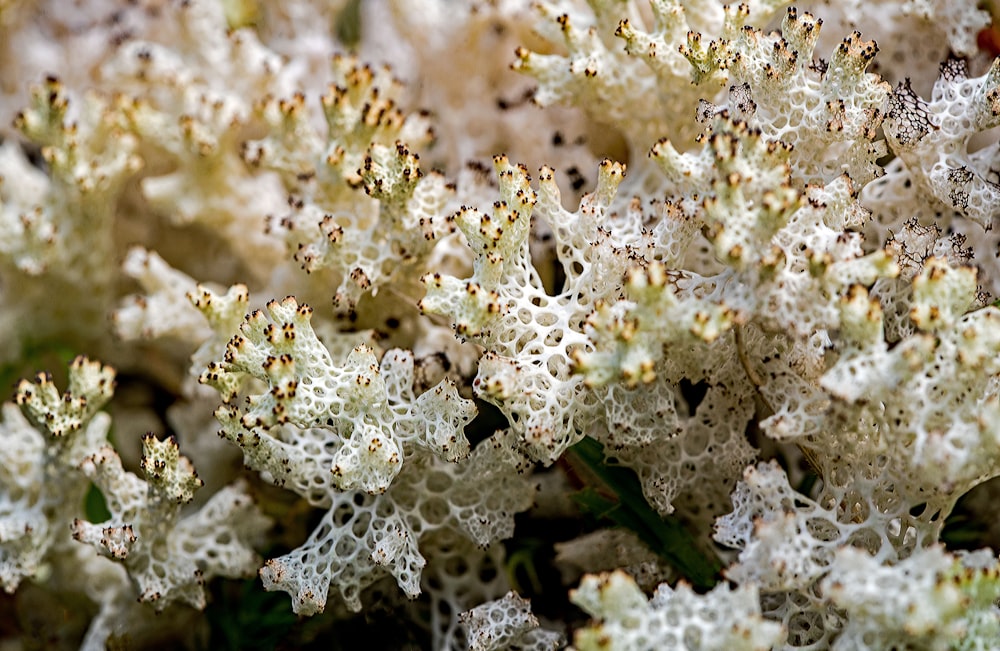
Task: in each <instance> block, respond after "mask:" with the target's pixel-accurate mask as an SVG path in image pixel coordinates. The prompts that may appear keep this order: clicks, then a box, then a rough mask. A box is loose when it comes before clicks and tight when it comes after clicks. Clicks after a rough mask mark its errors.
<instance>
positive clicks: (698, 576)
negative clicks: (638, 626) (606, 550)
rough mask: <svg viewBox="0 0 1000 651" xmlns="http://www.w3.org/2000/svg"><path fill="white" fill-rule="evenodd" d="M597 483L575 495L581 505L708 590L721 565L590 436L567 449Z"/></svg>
mask: <svg viewBox="0 0 1000 651" xmlns="http://www.w3.org/2000/svg"><path fill="white" fill-rule="evenodd" d="M570 452H571V454H572V455H573V457H574V458H576V459H577V460H579V461H580V462H581V463H582V464H583V465H584V466H585V468H586V470H587V471H588V473H589V474H590V475H592V476H593V477H594V478H595V479H596V482H597V485H596V486H587V487H585V488H584V489H583V490H581V491H580V492H579V493H577V494H575V495H574V496H573V500H574V501H575V502H576V503H577V504H579V505H580V507H581V508H583V509H584V510H586V511H588V512H589V513H591V514H592V515H594V517H596V518H598V519H601V520H609V521H611V522H613V523H615V524H616V525H618V526H620V527H624V528H626V529H629V530H631V531H633V532H635V534H636V535H637V536H639V538H640V539H641V540H642V541H643V542H644V543H646V544H647V545H648V546H649V547H650V549H652V550H653V551H655V552H656V553H657V554H659V555H660V556H662V557H663V558H664V560H666V561H667V562H668V563H670V564H671V565H672V566H673V567H674V568H676V569H677V571H678V572H680V574H681V575H682V576H683V577H684V578H685V579H687V580H688V581H689V582H690V583H691V584H692V585H693V586H694V587H696V588H698V589H702V590H708V589H710V588H711V587H712V586H714V585H715V584H716V583H718V582H719V579H720V572H721V570H722V565H721V563H720V562H719V560H718V559H717V558H714V557H712V556H709V555H708V554H705V553H704V552H702V550H701V549H700V548H699V547H698V545H697V543H696V542H695V539H694V536H692V534H691V532H689V531H688V530H687V529H686V528H685V527H684V525H683V524H682V523H681V522H680V521H679V520H678V519H676V518H663V517H661V516H660V514H659V513H657V512H656V511H655V510H653V508H652V507H651V506H649V503H648V502H647V501H646V498H645V496H643V494H642V485H641V484H640V483H639V478H638V477H636V475H635V473H634V472H632V471H631V470H629V469H628V468H624V467H621V466H611V465H608V464H607V463H606V462H605V459H604V447H603V446H602V445H601V444H600V443H598V442H597V441H595V440H594V439H592V438H590V437H586V438H584V439H583V440H582V441H580V442H579V443H577V444H576V445H574V446H573V447H572V448H570Z"/></svg>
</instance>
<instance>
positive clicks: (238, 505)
mask: <svg viewBox="0 0 1000 651" xmlns="http://www.w3.org/2000/svg"><path fill="white" fill-rule="evenodd" d="M142 446H143V458H142V470H143V474H144V475H145V477H146V479H145V481H143V480H142V479H139V478H138V477H136V476H135V475H133V474H132V473H130V472H127V471H125V470H124V469H123V468H122V465H121V459H120V458H119V457H118V455H117V454H116V453H115V451H114V450H113V449H111V448H110V447H107V446H105V447H102V448H101V449H100V450H98V451H97V453H96V454H94V455H92V456H90V457H87V458H86V459H85V460H84V462H83V464H82V470H83V473H84V474H85V475H87V477H88V478H90V479H91V480H92V481H93V482H94V483H95V484H96V485H97V487H98V488H99V489H100V490H101V492H102V493H104V495H105V499H106V501H107V503H108V509H109V510H110V511H111V516H112V517H111V520H108V521H106V522H99V523H91V522H86V521H84V520H81V519H76V520H74V521H73V523H72V532H73V538H75V539H76V540H79V541H80V542H82V543H86V544H88V545H93V546H94V547H97V549H98V550H99V551H100V552H101V553H102V554H104V555H106V556H108V557H110V558H113V559H115V560H118V561H120V562H122V563H124V565H125V568H126V569H127V570H128V574H129V577H130V578H131V580H132V581H133V582H134V583H135V585H136V588H137V591H138V593H139V599H140V600H141V601H148V602H152V603H153V605H154V607H155V608H156V609H157V610H161V609H163V608H164V607H165V606H167V605H169V604H170V603H172V602H174V601H181V602H183V603H186V604H188V605H190V606H193V607H195V608H198V609H201V608H204V607H205V591H204V588H203V585H204V582H205V581H207V580H209V579H211V578H213V577H215V576H225V577H229V578H238V577H241V576H248V575H250V576H252V575H253V573H254V571H255V570H256V569H257V567H258V565H259V563H260V559H259V557H258V556H257V554H256V553H255V552H254V551H253V549H252V547H251V544H252V543H253V542H254V541H257V540H259V539H260V537H261V536H262V535H263V534H264V532H265V531H266V530H267V528H268V527H269V526H270V524H271V522H270V519H269V518H267V517H265V516H263V515H262V514H261V513H260V511H259V510H258V509H257V507H256V506H255V505H254V503H253V500H252V498H251V497H250V496H249V495H248V494H247V492H246V486H244V485H235V486H230V487H228V488H225V489H223V490H222V491H219V492H218V493H216V494H215V495H213V496H212V498H211V499H210V500H209V501H208V502H207V503H206V504H205V505H204V506H202V508H201V509H200V510H199V511H198V512H197V513H195V514H192V515H189V516H187V517H183V518H182V517H179V512H180V508H181V506H183V505H184V504H186V503H188V502H190V501H191V499H192V498H193V497H194V492H195V490H197V489H198V488H200V487H201V485H202V482H201V480H200V479H198V477H197V475H195V473H194V469H193V468H192V467H191V463H190V462H189V461H188V460H187V459H186V458H185V457H182V456H180V453H179V451H178V448H177V442H176V441H175V440H173V439H166V440H163V441H160V440H159V439H157V438H156V437H155V436H153V435H152V434H148V435H146V436H145V437H143V440H142Z"/></svg>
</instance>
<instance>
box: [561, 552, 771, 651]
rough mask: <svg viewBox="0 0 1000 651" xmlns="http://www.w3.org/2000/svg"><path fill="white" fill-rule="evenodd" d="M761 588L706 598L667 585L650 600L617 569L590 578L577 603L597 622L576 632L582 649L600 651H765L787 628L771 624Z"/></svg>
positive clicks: (722, 589)
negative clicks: (762, 603) (759, 594)
mask: <svg viewBox="0 0 1000 651" xmlns="http://www.w3.org/2000/svg"><path fill="white" fill-rule="evenodd" d="M755 593H756V590H754V589H753V588H737V589H736V590H732V589H730V588H729V587H728V586H725V585H721V586H718V587H716V588H715V589H714V590H712V591H711V592H709V593H708V594H705V595H699V594H696V593H695V592H694V591H693V590H691V588H690V587H688V586H687V585H685V584H680V585H678V586H677V587H676V588H671V587H670V586H669V585H667V584H663V585H661V586H660V587H659V588H657V590H656V594H655V595H653V598H652V599H647V598H646V595H644V594H643V593H642V591H641V590H640V589H639V587H638V586H637V585H636V584H635V582H634V581H633V580H632V578H631V577H630V576H629V575H627V574H625V573H624V572H621V571H617V572H611V573H606V574H602V575H600V576H595V575H588V576H586V577H584V579H583V581H581V582H580V587H579V588H577V589H576V590H574V591H573V592H572V594H571V599H572V600H573V603H575V604H576V605H578V606H580V607H581V608H583V609H584V610H585V611H586V612H587V613H588V614H589V615H590V616H591V617H593V618H595V619H597V620H598V623H596V624H595V625H594V626H592V627H590V628H585V629H581V630H579V631H577V633H576V638H575V639H574V644H575V647H576V648H577V649H580V651H596V650H597V649H622V650H624V649H649V648H657V649H690V648H697V649H705V650H706V651H707V650H709V649H714V650H718V651H722V650H723V649H747V650H748V651H749V650H752V651H763V650H764V649H770V648H773V647H774V645H776V644H779V643H780V642H781V640H782V637H783V633H784V631H782V627H781V626H780V625H778V624H776V623H774V622H769V621H766V620H765V619H764V618H763V617H762V616H761V612H760V604H759V602H758V600H757V595H756V594H755Z"/></svg>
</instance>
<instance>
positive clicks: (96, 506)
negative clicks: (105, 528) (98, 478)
mask: <svg viewBox="0 0 1000 651" xmlns="http://www.w3.org/2000/svg"><path fill="white" fill-rule="evenodd" d="M83 514H84V516H85V517H86V518H87V522H90V523H91V524H99V523H101V522H106V521H108V520H110V519H111V511H109V510H108V503H107V502H105V501H104V493H102V492H101V489H99V488H98V487H97V486H95V485H94V484H91V485H90V487H89V488H87V494H86V495H85V496H84V498H83Z"/></svg>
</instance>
